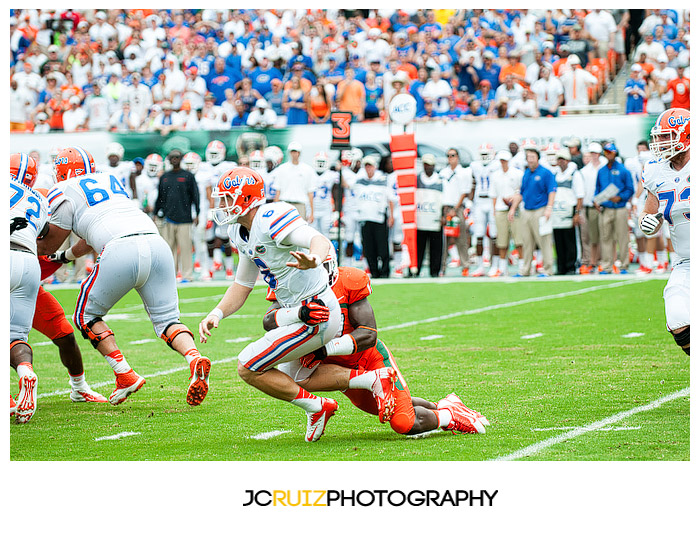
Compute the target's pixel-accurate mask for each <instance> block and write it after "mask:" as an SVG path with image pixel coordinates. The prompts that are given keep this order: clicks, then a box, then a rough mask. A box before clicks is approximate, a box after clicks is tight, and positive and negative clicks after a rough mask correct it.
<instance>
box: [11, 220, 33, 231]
mask: <svg viewBox="0 0 700 536" xmlns="http://www.w3.org/2000/svg"><path fill="white" fill-rule="evenodd" d="M27 225H29V222H28V221H27V218H23V217H22V216H15V217H14V218H12V219H11V220H10V234H12V233H14V232H15V231H19V230H21V229H24V228H25V227H26V226H27Z"/></svg>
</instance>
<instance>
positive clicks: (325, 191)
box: [311, 151, 340, 238]
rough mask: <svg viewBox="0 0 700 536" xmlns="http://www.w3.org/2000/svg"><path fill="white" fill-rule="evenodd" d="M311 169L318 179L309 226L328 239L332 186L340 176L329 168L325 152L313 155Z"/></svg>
mask: <svg viewBox="0 0 700 536" xmlns="http://www.w3.org/2000/svg"><path fill="white" fill-rule="evenodd" d="M313 168H314V171H315V172H316V175H317V176H318V178H317V182H316V188H315V189H314V210H313V214H314V221H313V222H312V224H311V226H312V227H313V228H314V229H316V230H317V231H318V232H319V233H321V234H322V235H323V236H325V237H326V238H329V235H330V232H331V217H332V216H333V185H334V184H337V183H338V181H339V180H340V174H339V173H338V172H337V171H335V170H333V169H331V168H330V157H329V156H328V153H326V152H325V151H321V152H319V153H316V154H315V155H314V159H313Z"/></svg>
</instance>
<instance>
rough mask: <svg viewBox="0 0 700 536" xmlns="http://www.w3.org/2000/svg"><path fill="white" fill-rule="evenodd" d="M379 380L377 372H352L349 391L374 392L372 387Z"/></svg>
mask: <svg viewBox="0 0 700 536" xmlns="http://www.w3.org/2000/svg"><path fill="white" fill-rule="evenodd" d="M376 379H377V372H376V371H374V370H370V371H368V372H360V371H359V370H351V371H350V381H349V382H348V388H349V389H366V390H368V391H371V390H372V385H373V384H374V382H375V380H376Z"/></svg>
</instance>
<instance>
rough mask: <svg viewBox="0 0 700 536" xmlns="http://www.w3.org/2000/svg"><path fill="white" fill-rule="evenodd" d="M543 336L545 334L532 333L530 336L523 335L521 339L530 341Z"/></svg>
mask: <svg viewBox="0 0 700 536" xmlns="http://www.w3.org/2000/svg"><path fill="white" fill-rule="evenodd" d="M542 336H544V333H531V334H530V335H523V336H522V337H520V338H521V339H525V340H528V339H537V338H538V337H542Z"/></svg>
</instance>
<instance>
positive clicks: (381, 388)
mask: <svg viewBox="0 0 700 536" xmlns="http://www.w3.org/2000/svg"><path fill="white" fill-rule="evenodd" d="M374 372H375V373H376V375H377V377H376V379H375V380H374V383H372V394H373V395H374V400H375V401H376V402H377V410H378V412H379V422H389V420H391V417H392V416H393V415H394V409H395V406H396V400H395V398H394V383H395V382H396V379H397V377H398V374H397V373H396V371H395V370H394V369H393V368H391V367H384V368H380V369H377V370H375V371H374Z"/></svg>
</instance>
